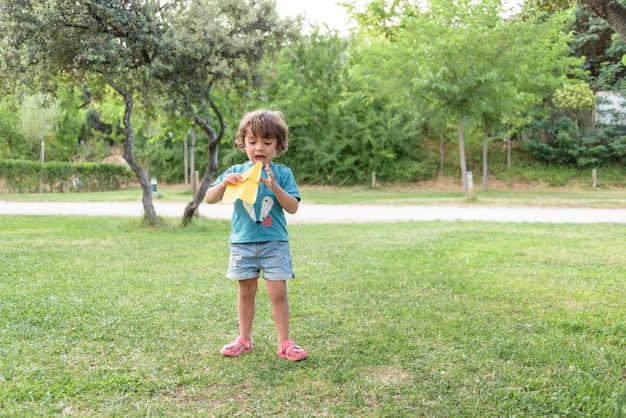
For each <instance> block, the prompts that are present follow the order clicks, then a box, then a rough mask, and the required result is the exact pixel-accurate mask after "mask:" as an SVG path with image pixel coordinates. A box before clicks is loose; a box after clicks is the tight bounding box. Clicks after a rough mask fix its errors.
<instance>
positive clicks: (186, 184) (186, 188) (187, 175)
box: [183, 134, 189, 190]
mask: <svg viewBox="0 0 626 418" xmlns="http://www.w3.org/2000/svg"><path fill="white" fill-rule="evenodd" d="M183 140H184V141H183V154H184V157H185V159H184V160H183V170H184V175H185V190H188V189H189V163H188V161H189V160H188V158H189V152H188V150H187V134H185V137H184V138H183Z"/></svg>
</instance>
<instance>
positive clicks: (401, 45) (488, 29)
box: [354, 0, 573, 192]
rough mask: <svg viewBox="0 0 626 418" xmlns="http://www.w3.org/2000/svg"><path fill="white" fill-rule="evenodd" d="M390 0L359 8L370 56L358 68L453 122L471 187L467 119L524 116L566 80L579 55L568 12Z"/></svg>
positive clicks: (379, 89) (487, 122)
mask: <svg viewBox="0 0 626 418" xmlns="http://www.w3.org/2000/svg"><path fill="white" fill-rule="evenodd" d="M385 5H386V3H385V2H383V1H380V0H376V1H374V2H371V3H370V4H369V5H368V8H367V10H366V12H364V13H361V14H358V17H359V19H360V20H359V21H360V23H361V24H362V25H364V26H365V28H366V29H365V30H364V31H363V32H362V33H363V36H364V37H365V40H364V41H363V44H364V45H367V47H368V54H367V55H368V56H369V61H366V62H365V64H364V65H362V66H361V68H358V69H355V70H354V71H359V72H361V78H364V79H366V78H367V79H368V80H371V89H370V91H371V92H372V94H374V95H382V94H393V95H394V99H395V100H398V101H399V102H402V103H404V104H405V105H406V106H409V107H413V108H416V109H420V108H421V111H422V112H423V113H424V112H425V113H427V114H436V115H437V114H441V115H445V116H447V117H448V118H449V119H448V120H449V121H451V122H454V125H455V126H456V128H457V136H458V146H459V159H460V161H459V162H460V167H461V178H462V182H463V189H464V191H465V192H467V189H468V186H467V164H466V157H465V139H466V138H465V131H466V127H467V126H478V125H482V126H483V130H484V132H487V131H488V130H490V129H491V128H492V127H493V126H494V124H496V123H497V124H504V123H505V122H506V123H509V124H510V123H511V122H513V121H521V120H523V114H525V113H530V112H532V109H533V107H534V106H535V104H536V103H538V102H540V101H541V99H542V98H543V97H547V96H548V95H549V94H550V92H551V90H552V89H553V88H554V87H555V86H556V85H557V83H558V84H560V83H561V80H562V78H563V77H564V76H565V74H566V73H567V69H568V68H569V66H570V65H571V64H572V62H573V60H571V59H566V53H567V51H568V45H567V39H568V38H567V35H566V34H565V33H564V31H563V28H564V27H565V26H564V23H565V17H564V16H563V15H554V16H553V17H550V18H545V19H544V20H543V21H542V22H535V21H530V22H523V23H522V22H516V21H510V20H504V19H503V18H502V16H501V13H502V12H503V8H502V5H501V4H500V3H499V2H498V1H483V2H479V3H477V2H473V1H448V0H435V1H432V2H430V3H419V4H417V5H413V4H411V2H397V3H396V2H394V3H393V6H394V7H395V8H394V7H391V8H385ZM378 21H384V22H382V23H381V22H378ZM377 28H378V29H377ZM366 42H367V44H366ZM486 162H487V161H486V156H485V162H484V166H485V171H486V168H487V164H486Z"/></svg>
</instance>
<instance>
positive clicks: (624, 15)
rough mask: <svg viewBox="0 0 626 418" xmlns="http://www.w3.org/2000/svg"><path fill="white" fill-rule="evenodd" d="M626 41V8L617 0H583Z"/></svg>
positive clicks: (582, 1)
mask: <svg viewBox="0 0 626 418" xmlns="http://www.w3.org/2000/svg"><path fill="white" fill-rule="evenodd" d="M581 3H582V4H584V5H586V6H587V7H589V8H590V9H591V10H593V11H594V12H595V13H596V14H597V15H598V16H600V17H601V18H602V19H604V20H605V21H606V23H608V24H609V25H610V26H611V27H612V28H613V29H614V30H615V32H617V34H618V35H619V36H620V38H622V39H623V40H624V41H626V8H624V6H622V5H621V4H620V3H619V2H617V1H615V0H581Z"/></svg>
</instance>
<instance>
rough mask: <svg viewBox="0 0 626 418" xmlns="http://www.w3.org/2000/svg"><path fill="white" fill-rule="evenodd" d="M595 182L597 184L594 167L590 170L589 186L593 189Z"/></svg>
mask: <svg viewBox="0 0 626 418" xmlns="http://www.w3.org/2000/svg"><path fill="white" fill-rule="evenodd" d="M596 184H597V172H596V169H595V168H594V169H593V170H591V187H593V188H594V189H595V188H596Z"/></svg>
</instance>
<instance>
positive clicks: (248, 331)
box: [237, 279, 258, 341]
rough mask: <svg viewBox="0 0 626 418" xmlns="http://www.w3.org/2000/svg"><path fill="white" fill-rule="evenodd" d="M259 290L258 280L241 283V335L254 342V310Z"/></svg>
mask: <svg viewBox="0 0 626 418" xmlns="http://www.w3.org/2000/svg"><path fill="white" fill-rule="evenodd" d="M257 289H258V282H257V279H248V280H240V281H239V296H238V297H237V314H238V317H239V335H241V336H242V337H243V338H245V339H246V340H248V341H251V340H252V322H253V321H254V309H255V299H256V292H257Z"/></svg>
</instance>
